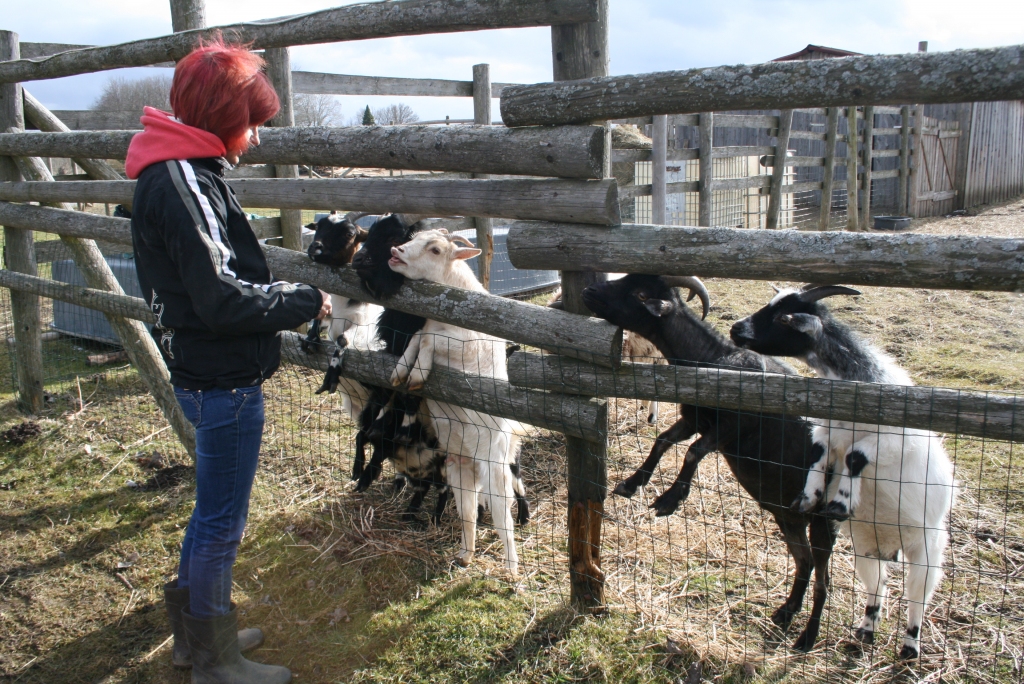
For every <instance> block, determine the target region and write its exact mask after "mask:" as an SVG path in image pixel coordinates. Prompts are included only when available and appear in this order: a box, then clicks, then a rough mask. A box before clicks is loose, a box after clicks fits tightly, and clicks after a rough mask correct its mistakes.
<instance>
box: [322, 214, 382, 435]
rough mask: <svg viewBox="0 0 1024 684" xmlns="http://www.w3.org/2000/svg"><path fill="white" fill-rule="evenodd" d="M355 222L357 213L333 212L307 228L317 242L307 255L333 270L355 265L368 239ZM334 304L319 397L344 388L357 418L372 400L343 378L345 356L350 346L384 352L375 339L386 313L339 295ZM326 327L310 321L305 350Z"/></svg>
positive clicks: (361, 388) (357, 384) (346, 401)
mask: <svg viewBox="0 0 1024 684" xmlns="http://www.w3.org/2000/svg"><path fill="white" fill-rule="evenodd" d="M355 218H357V215H356V214H355V213H350V214H346V215H345V216H344V217H341V216H339V215H338V214H337V213H336V212H333V211H332V212H331V213H330V214H329V215H328V216H325V217H323V218H322V219H320V220H319V221H317V222H316V223H311V224H309V225H308V226H306V227H307V228H310V229H313V230H315V233H314V234H313V241H312V243H310V245H309V249H308V250H307V252H306V253H307V254H308V255H309V258H310V259H312V260H313V261H315V262H316V263H318V264H326V265H328V266H333V267H338V266H345V265H347V264H351V263H352V257H353V256H354V255H355V253H356V250H358V249H359V245H360V244H361V243H362V242H363V241H364V240H366V235H367V231H366V230H365V229H363V228H360V227H359V226H357V225H356V224H355V223H354V220H355ZM331 302H332V303H333V311H332V312H331V317H330V320H329V321H327V336H328V338H330V340H331V341H332V342H334V344H335V350H334V354H333V355H332V357H331V361H330V365H329V367H328V369H327V372H326V373H325V374H324V381H323V384H322V385H321V386H320V389H318V390H317V391H316V393H317V394H320V393H321V392H330V393H332V394H333V393H334V392H335V391H336V390H338V389H339V387H340V389H341V393H342V399H343V404H344V407H345V410H346V411H347V412H348V413H349V415H350V416H352V417H353V418H355V417H356V416H358V415H359V414H360V412H362V410H363V407H364V406H365V404H366V401H367V400H368V399H369V393H370V390H369V388H367V387H366V386H365V385H363V384H362V383H360V382H358V381H356V380H350V379H348V378H343V377H341V374H340V371H341V358H342V357H341V355H342V353H343V351H344V350H345V349H346V348H348V347H350V346H351V347H352V348H353V349H362V350H366V351H371V350H375V349H380V348H381V345H380V344H378V343H377V341H376V339H375V335H374V323H375V322H376V320H377V319H378V318H379V317H380V315H381V313H382V312H383V311H384V310H383V309H382V308H381V307H379V306H377V305H376V304H368V303H367V302H361V301H359V300H357V299H351V298H349V297H342V296H341V295H336V294H332V295H331ZM322 327H323V324H322V323H321V322H320V321H317V320H313V321H310V323H309V331H308V332H307V334H306V338H305V339H304V340H303V341H302V348H303V349H304V350H306V351H308V350H309V349H310V347H311V346H313V345H316V344H319V342H320V330H321V328H322Z"/></svg>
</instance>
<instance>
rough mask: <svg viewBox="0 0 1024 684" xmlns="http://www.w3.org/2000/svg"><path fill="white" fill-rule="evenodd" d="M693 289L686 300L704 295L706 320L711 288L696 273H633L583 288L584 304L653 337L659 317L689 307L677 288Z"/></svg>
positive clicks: (702, 301) (625, 325) (597, 312)
mask: <svg viewBox="0 0 1024 684" xmlns="http://www.w3.org/2000/svg"><path fill="white" fill-rule="evenodd" d="M677 287H685V288H687V289H689V290H690V296H689V297H687V298H686V301H690V300H691V299H693V298H694V297H700V301H701V304H702V305H703V315H702V316H701V318H702V319H703V318H704V317H705V316H707V315H708V309H710V308H711V299H710V297H709V296H708V291H707V288H706V287H704V283H702V282H700V280H698V279H697V278H694V277H693V276H656V275H644V274H635V273H634V274H630V275H627V276H625V277H623V278H620V279H618V280H610V281H607V282H603V283H595V284H593V285H591V286H589V287H587V288H586V289H585V290H583V303H584V304H586V305H587V308H588V309H590V310H591V311H593V312H594V313H595V314H597V315H598V316H600V317H601V318H603V319H605V320H607V321H609V322H610V323H614V324H615V325H618V326H621V327H623V328H625V329H626V330H631V331H633V332H635V333H639V334H640V335H642V336H644V337H647V338H648V339H650V337H651V336H652V335H654V334H656V331H657V330H658V328H659V327H660V324H659V319H660V318H662V317H663V316H667V315H669V314H671V313H672V312H673V311H677V310H678V311H682V310H684V309H686V305H685V304H683V299H682V297H680V296H679V293H678V292H677V291H676V289H675V288H677Z"/></svg>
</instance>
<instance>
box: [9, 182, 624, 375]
mask: <svg viewBox="0 0 1024 684" xmlns="http://www.w3.org/2000/svg"><path fill="white" fill-rule="evenodd" d="M0 225H4V226H9V227H12V228H22V229H27V230H38V231H43V232H50V233H57V234H59V235H75V236H77V237H87V238H93V239H98V240H104V241H106V242H116V243H120V244H124V245H130V244H131V232H130V227H129V221H128V219H121V218H115V217H109V216H97V215H92V214H84V213H80V212H74V211H63V210H60V209H50V208H48V207H36V206H32V205H27V204H12V203H8V202H0ZM264 251H265V252H266V254H267V261H268V262H269V263H270V269H271V271H272V272H273V273H274V275H275V276H276V277H278V278H282V279H284V280H288V281H292V282H301V283H308V284H310V285H313V286H315V287H318V288H320V289H321V290H324V291H326V292H332V293H335V294H338V295H341V296H343V297H352V298H356V299H359V300H360V301H364V302H370V303H373V304H381V305H385V306H388V307H391V308H394V309H399V310H401V311H406V312H408V313H414V314H417V315H420V316H426V317H427V318H431V319H433V320H436V321H441V322H442V323H451V324H453V325H457V326H459V327H462V328H469V329H470V330H479V331H481V332H485V333H488V334H491V335H495V336H497V337H500V338H502V339H507V340H513V341H515V342H520V343H522V344H528V345H532V346H535V347H540V348H541V349H545V350H548V351H552V352H555V353H561V354H566V355H569V356H578V357H579V358H581V359H584V360H587V361H590V362H592V363H597V364H600V365H607V366H612V367H615V366H617V365H618V364H619V363H620V361H621V358H622V331H621V330H620V329H618V328H616V327H615V326H613V325H612V324H610V323H608V322H606V321H602V320H598V319H596V318H591V317H589V316H582V315H578V314H570V313H566V312H563V311H556V310H554V309H549V308H547V307H543V306H537V305H534V304H527V303H525V302H519V301H516V300H513V299H506V298H504V297H497V296H494V295H491V294H487V293H483V292H473V291H470V290H463V289H460V288H457V287H448V286H446V285H440V284H438V283H432V282H427V281H411V282H407V283H406V285H405V286H403V288H402V290H401V292H400V293H399V294H397V295H395V296H394V297H392V298H391V299H388V300H386V301H381V300H377V299H374V298H372V297H371V296H370V295H369V293H368V292H366V290H365V289H363V287H362V283H361V282H360V280H359V278H358V276H357V275H356V274H355V271H353V270H352V269H351V268H339V269H330V268H328V267H327V266H322V265H320V264H315V263H313V262H312V261H310V259H309V258H308V257H307V256H306V255H305V254H302V253H300V252H295V251H292V250H288V249H282V248H280V247H270V246H267V247H264Z"/></svg>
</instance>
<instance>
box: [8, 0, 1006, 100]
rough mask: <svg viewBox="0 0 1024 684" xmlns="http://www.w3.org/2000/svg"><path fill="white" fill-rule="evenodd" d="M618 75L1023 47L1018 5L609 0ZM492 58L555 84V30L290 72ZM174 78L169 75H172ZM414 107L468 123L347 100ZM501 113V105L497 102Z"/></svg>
mask: <svg viewBox="0 0 1024 684" xmlns="http://www.w3.org/2000/svg"><path fill="white" fill-rule="evenodd" d="M610 3H611V58H612V59H611V72H612V73H613V74H626V73H640V72H647V71H661V70H667V69H686V68H690V67H700V66H715V65H719V64H737V63H756V62H763V61H767V60H770V59H773V58H775V57H779V56H781V55H786V54H789V53H792V52H796V51H797V50H800V49H801V48H803V47H804V46H805V45H807V44H808V43H814V44H817V45H827V46H831V47H837V48H841V49H845V50H852V51H855V52H863V53H868V54H879V53H898V52H910V51H914V50H916V49H917V43H918V41H919V40H927V41H928V42H929V50H930V51H933V52H934V51H937V50H954V49H957V48H974V47H991V46H997V45H1009V44H1016V43H1024V2H1022V1H1021V0H971V1H970V2H967V3H963V2H953V0H860V1H859V2H856V3H851V2H849V0H846V1H845V2H839V1H835V0H719V1H717V2H716V1H710V2H708V1H701V2H684V1H683V0H610ZM3 4H4V9H3V13H2V16H3V19H2V27H3V28H5V29H8V30H13V31H17V32H18V33H19V34H20V36H21V40H23V41H33V42H52V43H81V44H111V43H120V42H125V41H129V40H136V39H139V38H148V37H152V36H158V35H163V34H166V33H169V32H170V28H171V19H170V11H169V9H168V3H167V2H166V1H161V0H36V1H35V2H15V1H14V0H9V1H7V0H5V1H4V3H3ZM339 4H352V3H350V2H344V1H341V2H339V0H333V1H332V0H326V1H325V0H290V1H289V2H287V3H281V2H277V1H275V2H271V1H270V0H246V1H245V2H240V1H238V0H231V1H229V0H207V3H206V6H207V21H208V23H209V25H211V26H213V25H219V24H229V23H233V22H238V21H246V20H253V19H265V18H268V17H275V16H280V15H281V14H282V9H284V8H286V11H287V13H289V14H291V13H299V12H308V11H313V10H318V9H324V8H327V7H333V6H337V5H339ZM483 62H486V63H489V64H490V65H491V79H492V80H493V81H497V82H505V83H535V82H540V81H549V80H551V43H550V31H549V30H548V29H510V30H503V31H481V32H476V33H455V34H447V35H438V36H417V37H404V38H387V39H381V40H369V41H361V42H352V43H338V44H333V45H314V46H310V47H298V48H293V52H292V68H294V69H302V70H306V71H324V72H331V73H340V74H360V75H373V76H406V77H414V78H428V77H429V78H448V79H458V80H471V79H472V66H473V65H474V64H479V63H483ZM153 73H154V69H125V70H120V71H110V72H104V73H100V74H89V75H83V76H75V77H71V78H65V79H58V80H52V81H39V82H34V83H29V84H27V86H26V87H28V88H29V90H30V91H31V92H32V93H33V94H34V95H36V97H38V98H39V99H40V100H42V102H43V103H44V104H45V105H47V106H49V107H50V108H51V109H87V108H89V107H91V106H92V104H93V102H94V101H95V99H96V96H97V94H98V93H99V91H100V90H101V89H102V87H103V84H104V83H105V82H106V81H107V79H109V78H110V77H111V76H112V75H115V74H116V75H121V76H127V77H138V76H147V75H152V74H153ZM167 73H170V72H169V70H168V71H167ZM392 101H403V102H406V103H407V104H409V105H410V106H411V107H413V109H415V110H416V112H417V113H419V114H420V116H421V118H423V119H425V120H429V119H443V118H444V117H445V115H450V116H451V117H452V118H453V119H462V118H472V115H473V111H472V103H471V101H470V100H469V99H468V98H404V99H400V98H367V97H352V98H341V102H342V110H343V115H344V116H345V117H346V118H348V117H349V116H351V115H352V114H354V113H355V112H356V111H361V110H362V108H363V107H364V106H365V105H366V104H370V105H371V106H373V107H377V106H380V105H381V104H385V103H388V102H392ZM494 111H495V117H497V111H498V108H497V102H495V107H494Z"/></svg>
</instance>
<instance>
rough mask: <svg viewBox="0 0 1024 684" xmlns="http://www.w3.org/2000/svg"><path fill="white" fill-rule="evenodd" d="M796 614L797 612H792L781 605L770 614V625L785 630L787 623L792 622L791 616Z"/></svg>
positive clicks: (787, 607)
mask: <svg viewBox="0 0 1024 684" xmlns="http://www.w3.org/2000/svg"><path fill="white" fill-rule="evenodd" d="M796 613H797V611H795V610H793V609H792V608H790V607H789V606H788V605H786V604H783V605H782V606H780V607H779V609H778V610H776V611H775V612H774V613H772V624H774V625H776V626H778V627H781V628H782V629H786V628H787V627H789V623H791V622H793V616H795V615H796Z"/></svg>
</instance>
